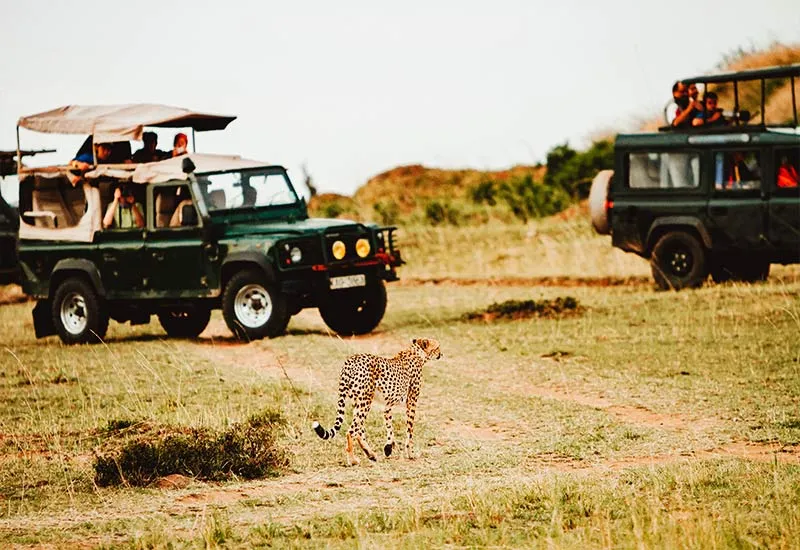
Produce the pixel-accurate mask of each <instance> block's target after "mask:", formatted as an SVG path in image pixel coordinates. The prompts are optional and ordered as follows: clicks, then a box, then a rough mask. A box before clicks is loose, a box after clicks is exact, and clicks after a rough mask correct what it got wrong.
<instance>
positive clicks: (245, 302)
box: [233, 284, 272, 328]
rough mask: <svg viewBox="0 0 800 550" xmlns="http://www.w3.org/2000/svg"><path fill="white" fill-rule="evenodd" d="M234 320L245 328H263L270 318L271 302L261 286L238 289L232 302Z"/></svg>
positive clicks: (252, 285)
mask: <svg viewBox="0 0 800 550" xmlns="http://www.w3.org/2000/svg"><path fill="white" fill-rule="evenodd" d="M233 311H234V313H235V314H236V320H237V321H239V322H240V323H241V324H242V325H244V326H245V327H247V328H259V327H262V326H264V325H265V324H266V323H267V321H269V318H270V316H272V300H271V299H270V297H269V292H267V289H265V288H264V287H263V286H261V285H255V284H251V285H246V286H243V287H242V288H240V289H239V292H237V293H236V298H235V299H234V302H233Z"/></svg>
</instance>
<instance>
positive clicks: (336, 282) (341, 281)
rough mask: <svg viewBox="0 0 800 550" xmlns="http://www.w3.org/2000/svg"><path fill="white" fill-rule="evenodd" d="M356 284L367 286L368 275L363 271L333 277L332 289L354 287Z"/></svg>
mask: <svg viewBox="0 0 800 550" xmlns="http://www.w3.org/2000/svg"><path fill="white" fill-rule="evenodd" d="M355 286H367V276H366V275H364V274H363V273H359V274H358V275H344V276H342V277H331V290H339V289H342V288H353V287H355Z"/></svg>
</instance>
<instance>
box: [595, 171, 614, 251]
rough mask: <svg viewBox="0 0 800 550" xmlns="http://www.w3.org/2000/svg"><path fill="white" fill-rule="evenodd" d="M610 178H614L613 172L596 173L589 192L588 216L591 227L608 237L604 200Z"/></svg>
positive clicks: (609, 229) (607, 221) (606, 196)
mask: <svg viewBox="0 0 800 550" xmlns="http://www.w3.org/2000/svg"><path fill="white" fill-rule="evenodd" d="M612 177H614V171H613V170H602V171H600V172H598V173H597V175H596V176H595V177H594V179H593V180H592V187H591V189H590V190H589V215H590V216H591V218H592V227H594V230H595V231H597V232H598V233H600V234H601V235H608V234H609V233H610V231H611V227H610V226H609V219H608V212H607V211H606V199H607V198H608V186H609V185H610V184H611V178H612Z"/></svg>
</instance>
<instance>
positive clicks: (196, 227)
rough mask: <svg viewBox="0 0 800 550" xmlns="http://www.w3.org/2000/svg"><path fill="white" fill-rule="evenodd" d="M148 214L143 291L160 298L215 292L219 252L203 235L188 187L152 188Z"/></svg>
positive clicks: (217, 282) (196, 209)
mask: <svg viewBox="0 0 800 550" xmlns="http://www.w3.org/2000/svg"><path fill="white" fill-rule="evenodd" d="M148 204H152V205H153V207H152V208H150V209H149V210H150V212H151V215H150V216H149V218H148V228H149V230H148V233H147V238H146V241H145V257H146V262H147V264H148V266H149V270H148V271H149V275H148V279H147V282H146V283H147V288H148V289H149V290H150V291H151V293H152V296H153V297H154V298H155V297H160V298H192V297H207V296H211V295H215V293H214V290H215V289H217V290H218V289H219V275H218V273H219V271H220V270H219V252H218V248H217V245H216V243H213V242H210V241H209V242H207V241H205V240H204V235H205V234H206V233H207V232H206V231H204V229H203V225H202V220H201V218H200V214H199V210H198V208H197V201H196V199H195V197H194V196H193V195H192V194H191V190H190V186H189V185H188V184H185V183H183V184H172V185H152V186H150V189H149V190H148Z"/></svg>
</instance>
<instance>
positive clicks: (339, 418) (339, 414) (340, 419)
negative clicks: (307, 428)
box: [311, 396, 344, 439]
mask: <svg viewBox="0 0 800 550" xmlns="http://www.w3.org/2000/svg"><path fill="white" fill-rule="evenodd" d="M342 423H344V396H340V397H339V407H338V410H337V411H336V421H335V422H334V423H333V427H332V428H331V429H330V430H326V429H325V428H323V427H322V425H321V424H320V423H319V422H317V421H316V420H315V421H314V422H312V423H311V427H312V428H314V431H315V432H317V435H318V436H320V437H321V438H322V439H331V438H332V437H333V436H335V435H336V432H338V431H339V430H340V429H341V427H342Z"/></svg>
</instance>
